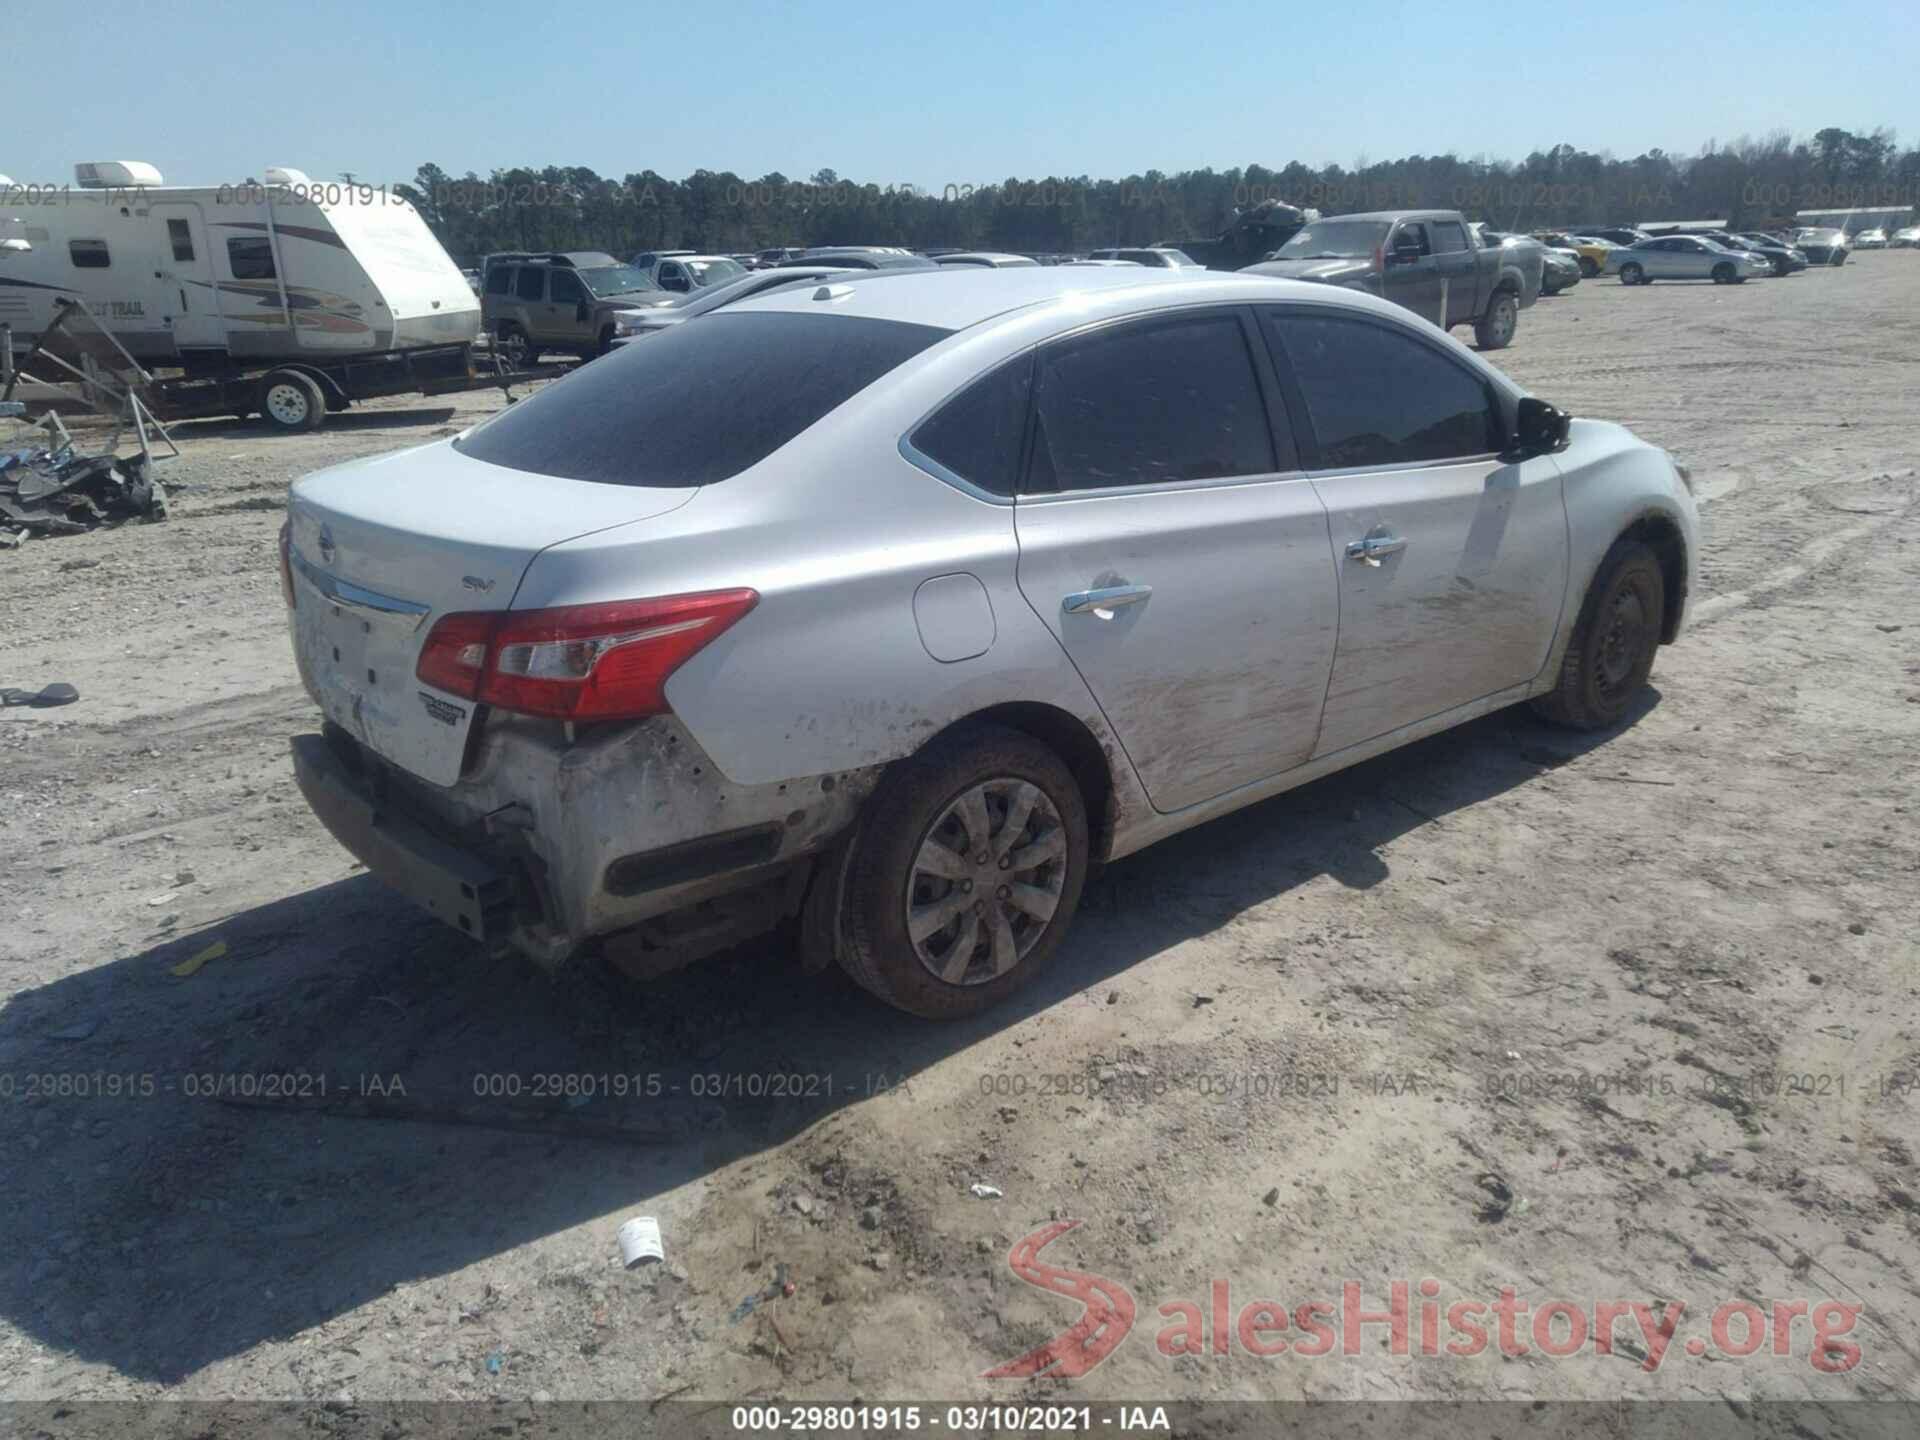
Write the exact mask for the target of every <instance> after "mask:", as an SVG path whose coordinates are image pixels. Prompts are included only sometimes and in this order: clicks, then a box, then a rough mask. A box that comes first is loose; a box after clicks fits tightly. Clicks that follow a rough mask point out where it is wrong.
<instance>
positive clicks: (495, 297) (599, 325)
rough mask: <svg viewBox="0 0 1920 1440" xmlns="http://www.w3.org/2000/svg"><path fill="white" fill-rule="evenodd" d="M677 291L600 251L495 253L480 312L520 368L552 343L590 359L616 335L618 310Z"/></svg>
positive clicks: (663, 301) (661, 300)
mask: <svg viewBox="0 0 1920 1440" xmlns="http://www.w3.org/2000/svg"><path fill="white" fill-rule="evenodd" d="M675 298H677V297H675V296H673V295H670V294H668V293H667V292H666V291H664V290H662V289H661V288H660V287H659V286H657V285H655V284H654V283H653V282H652V281H651V280H649V279H648V278H647V277H646V276H645V275H644V274H642V273H641V272H640V271H638V270H636V269H634V268H633V267H632V266H631V265H623V264H621V263H620V261H618V260H616V259H614V258H613V256H611V255H606V254H602V253H601V252H599V251H597V250H572V251H553V252H547V253H542V254H523V253H519V252H508V253H506V254H500V255H489V256H488V257H487V260H486V269H485V272H484V274H483V276H482V278H481V282H480V318H481V322H482V323H483V324H484V325H485V326H486V328H487V333H488V334H489V335H491V336H493V343H494V345H495V346H496V347H497V348H498V351H499V353H500V355H501V356H502V357H503V358H504V359H506V360H507V361H508V362H509V363H510V364H512V365H513V367H514V368H515V369H520V368H522V367H524V366H528V365H531V364H533V363H534V362H535V361H536V360H538V359H539V358H540V357H541V356H542V355H543V354H545V353H546V352H547V351H549V350H566V351H570V352H571V353H573V354H575V355H578V356H580V357H581V358H582V359H583V360H591V359H592V358H593V357H594V356H596V355H601V354H604V353H605V352H606V350H607V349H608V347H609V346H610V345H611V343H612V341H613V333H614V316H615V315H617V314H618V313H619V312H620V311H622V310H644V309H650V308H652V307H653V306H655V305H668V304H671V303H673V301H674V300H675Z"/></svg>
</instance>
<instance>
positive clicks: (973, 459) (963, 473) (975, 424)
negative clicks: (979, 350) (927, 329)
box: [910, 355, 1033, 495]
mask: <svg viewBox="0 0 1920 1440" xmlns="http://www.w3.org/2000/svg"><path fill="white" fill-rule="evenodd" d="M1032 383H1033V357H1032V356H1031V355H1022V356H1021V357H1020V358H1019V359H1018V360H1014V361H1011V362H1010V363H1008V364H1005V365H1002V366H1001V367H1000V368H999V369H998V370H995V371H994V372H993V373H992V374H990V375H987V376H985V377H983V378H982V379H979V380H976V381H974V382H973V384H971V385H969V386H968V387H967V388H966V389H964V390H962V391H961V392H960V393H959V394H958V395H956V396H954V397H953V399H951V400H949V401H948V402H947V403H946V404H945V405H943V406H941V407H940V408H939V409H938V410H936V411H935V412H934V413H933V414H932V415H931V416H929V417H928V418H927V419H926V420H924V421H922V422H921V424H920V428H919V429H918V430H915V431H914V432H913V434H912V436H911V437H910V439H911V442H912V444H913V447H914V448H915V449H916V450H918V451H920V453H921V454H923V455H925V456H926V457H927V458H928V459H930V460H935V461H938V462H939V463H940V464H942V465H944V466H946V468H947V469H949V470H951V471H953V473H954V474H956V475H958V476H959V477H960V478H961V479H962V480H966V481H969V482H970V483H972V484H974V485H978V486H979V487H980V488H981V489H982V490H991V491H992V492H993V493H994V494H996V495H1011V494H1013V492H1014V487H1015V482H1016V477H1017V476H1018V475H1019V471H1020V442H1021V440H1022V439H1024V438H1025V434H1026V428H1027V393H1028V391H1029V389H1030V388H1031V386H1032Z"/></svg>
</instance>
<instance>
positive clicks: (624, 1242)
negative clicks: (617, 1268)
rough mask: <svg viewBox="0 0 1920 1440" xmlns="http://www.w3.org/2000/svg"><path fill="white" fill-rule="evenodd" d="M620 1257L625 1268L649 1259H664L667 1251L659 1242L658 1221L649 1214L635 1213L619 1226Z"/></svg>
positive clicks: (643, 1262)
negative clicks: (624, 1263)
mask: <svg viewBox="0 0 1920 1440" xmlns="http://www.w3.org/2000/svg"><path fill="white" fill-rule="evenodd" d="M620 1258H621V1260H623V1261H624V1262H626V1267H627V1269H629V1270H631V1269H633V1268H634V1267H635V1266H636V1265H644V1264H646V1263H647V1261H649V1260H664V1259H666V1258H667V1252H666V1251H665V1250H664V1249H663V1248H662V1247H661V1244H660V1222H659V1221H658V1220H656V1219H654V1218H653V1216H651V1215H636V1216H634V1217H633V1219H631V1220H629V1221H627V1223H626V1224H624V1225H622V1226H621V1227H620Z"/></svg>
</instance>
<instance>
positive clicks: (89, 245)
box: [67, 240, 113, 270]
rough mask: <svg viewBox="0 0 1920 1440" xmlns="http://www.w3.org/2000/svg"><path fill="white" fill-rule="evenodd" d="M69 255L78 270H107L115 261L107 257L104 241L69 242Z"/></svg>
mask: <svg viewBox="0 0 1920 1440" xmlns="http://www.w3.org/2000/svg"><path fill="white" fill-rule="evenodd" d="M67 254H68V255H69V256H70V257H71V258H72V260H73V268H74V269H76V270H105V269H106V268H107V267H108V266H109V265H111V264H112V263H113V261H112V260H111V259H110V258H109V257H108V255H107V242H106V241H104V240H69V241H68V242H67Z"/></svg>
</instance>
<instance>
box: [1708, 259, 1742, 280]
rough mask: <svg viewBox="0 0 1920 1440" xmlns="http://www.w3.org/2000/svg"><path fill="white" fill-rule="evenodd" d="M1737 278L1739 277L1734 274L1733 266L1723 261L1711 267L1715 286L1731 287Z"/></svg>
mask: <svg viewBox="0 0 1920 1440" xmlns="http://www.w3.org/2000/svg"><path fill="white" fill-rule="evenodd" d="M1739 278H1740V277H1739V276H1738V275H1736V274H1735V273H1734V270H1733V266H1731V265H1729V264H1728V263H1727V262H1726V261H1724V260H1722V261H1721V262H1720V263H1719V264H1718V265H1716V266H1714V267H1713V283H1714V284H1716V285H1731V284H1733V282H1734V281H1736V280H1738V279H1739Z"/></svg>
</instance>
